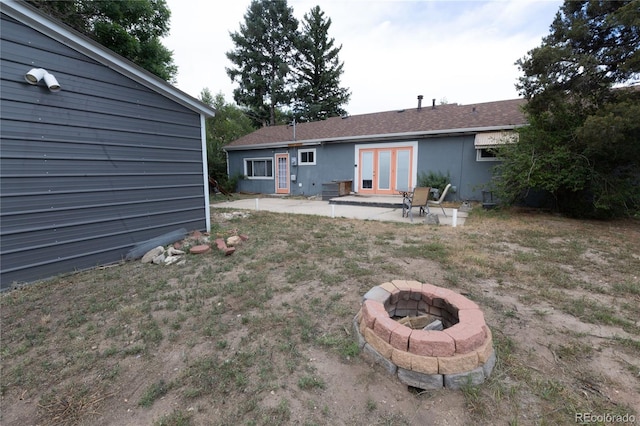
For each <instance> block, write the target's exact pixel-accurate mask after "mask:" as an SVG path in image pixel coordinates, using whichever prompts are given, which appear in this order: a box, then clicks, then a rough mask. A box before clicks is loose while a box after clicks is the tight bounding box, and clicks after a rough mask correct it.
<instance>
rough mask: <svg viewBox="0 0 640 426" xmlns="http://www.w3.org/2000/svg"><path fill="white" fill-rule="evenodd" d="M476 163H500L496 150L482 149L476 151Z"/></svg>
mask: <svg viewBox="0 0 640 426" xmlns="http://www.w3.org/2000/svg"><path fill="white" fill-rule="evenodd" d="M476 161H500V158H498V155H497V153H496V150H495V149H491V148H480V149H476Z"/></svg>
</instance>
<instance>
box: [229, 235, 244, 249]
mask: <svg viewBox="0 0 640 426" xmlns="http://www.w3.org/2000/svg"><path fill="white" fill-rule="evenodd" d="M240 244H242V238H240V237H239V236H237V235H232V236H231V237H229V238H227V245H228V246H231V247H233V246H238V245H240Z"/></svg>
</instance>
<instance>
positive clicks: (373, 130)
mask: <svg viewBox="0 0 640 426" xmlns="http://www.w3.org/2000/svg"><path fill="white" fill-rule="evenodd" d="M525 102H526V101H525V100H524V99H511V100H506V101H496V102H486V103H479V104H472V105H458V104H447V105H437V106H436V107H435V108H432V107H431V106H428V107H422V108H421V109H418V108H412V109H406V110H400V111H397V110H396V111H386V112H377V113H372V114H362V115H353V116H348V117H346V118H343V117H332V118H329V119H327V120H323V121H315V122H311V123H298V124H296V137H295V140H294V138H293V128H292V127H291V126H286V125H282V126H271V127H263V128H261V129H258V130H256V131H255V132H253V133H250V134H248V135H246V136H243V137H241V138H239V139H237V140H235V141H233V142H232V143H230V144H229V145H227V146H226V148H228V149H231V150H233V149H243V148H259V147H263V146H267V145H268V146H277V145H279V144H282V145H287V144H291V143H302V144H304V143H318V142H341V141H343V142H348V141H354V140H358V139H367V140H370V139H391V138H394V137H396V138H401V137H407V136H413V137H417V136H420V135H425V136H426V135H439V134H440V135H441V134H450V133H461V132H478V131H481V130H486V131H490V130H500V129H505V130H506V129H512V128H514V127H517V126H522V125H524V124H526V119H525V116H524V114H523V112H522V108H521V107H522V106H523V105H524V103H525Z"/></svg>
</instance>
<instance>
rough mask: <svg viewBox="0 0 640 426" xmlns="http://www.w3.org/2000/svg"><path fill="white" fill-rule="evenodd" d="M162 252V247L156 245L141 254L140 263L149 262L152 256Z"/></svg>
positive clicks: (154, 256)
mask: <svg viewBox="0 0 640 426" xmlns="http://www.w3.org/2000/svg"><path fill="white" fill-rule="evenodd" d="M162 253H164V247H162V246H158V247H156V248H152V249H151V250H149V251H148V252H146V253H145V255H144V256H142V260H141V262H142V263H151V262H152V261H153V259H154V258H156V257H158V256H159V255H160V254H162Z"/></svg>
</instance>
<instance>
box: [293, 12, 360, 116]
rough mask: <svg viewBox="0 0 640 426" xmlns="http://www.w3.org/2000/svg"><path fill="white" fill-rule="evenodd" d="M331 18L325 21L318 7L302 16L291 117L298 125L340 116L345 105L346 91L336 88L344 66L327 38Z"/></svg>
mask: <svg viewBox="0 0 640 426" xmlns="http://www.w3.org/2000/svg"><path fill="white" fill-rule="evenodd" d="M330 27H331V18H326V19H325V14H324V12H323V11H322V10H321V9H320V6H316V7H314V8H312V9H311V11H310V12H309V13H308V14H305V15H304V20H303V22H302V33H301V34H300V38H299V39H298V51H299V58H298V61H297V63H296V71H297V83H298V85H297V88H296V104H295V108H294V110H295V116H296V118H297V120H298V121H318V120H324V119H326V118H328V117H335V116H339V115H344V114H345V113H346V111H345V110H344V109H343V108H342V107H341V106H342V105H344V104H346V103H347V102H348V101H349V97H350V96H351V95H350V93H349V89H346V88H342V87H340V76H341V75H342V73H343V72H344V71H343V68H344V63H342V62H340V59H339V57H338V54H339V53H340V50H341V49H342V46H340V47H335V40H334V39H333V38H331V39H330V38H329V35H328V33H329V28H330Z"/></svg>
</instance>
